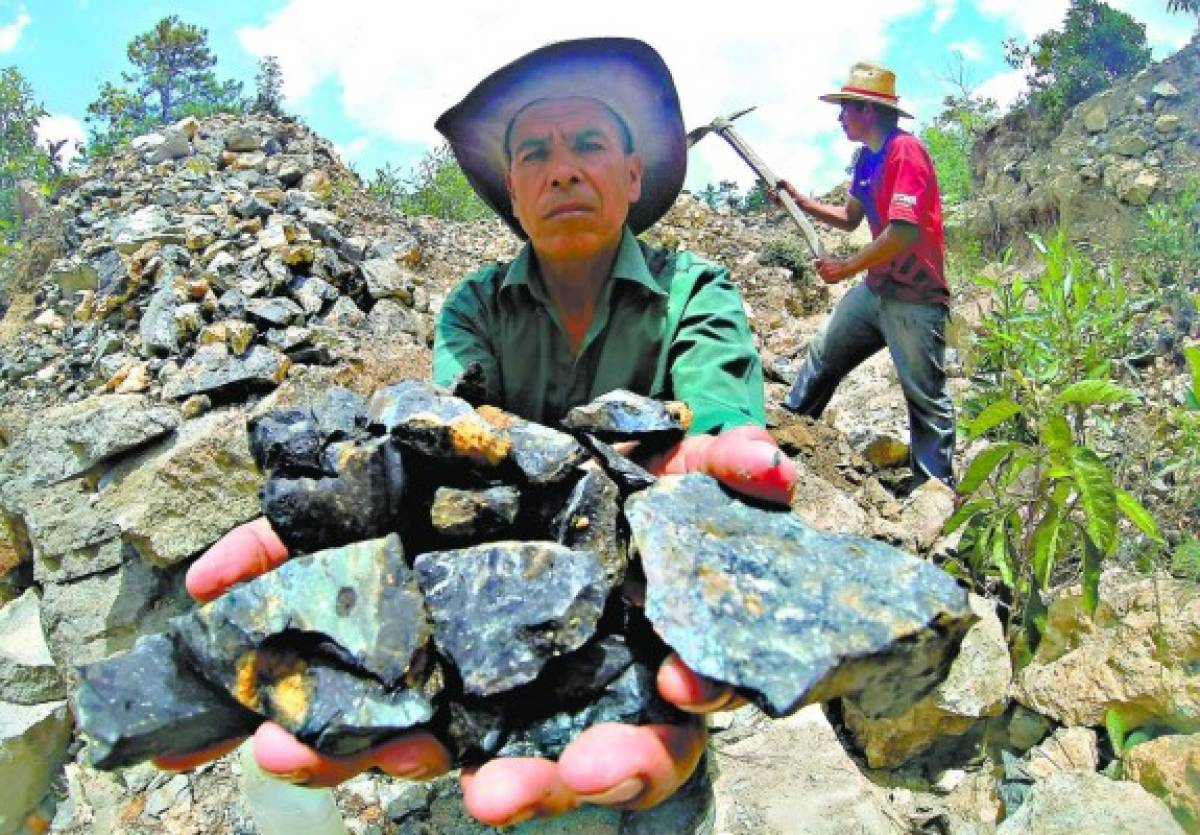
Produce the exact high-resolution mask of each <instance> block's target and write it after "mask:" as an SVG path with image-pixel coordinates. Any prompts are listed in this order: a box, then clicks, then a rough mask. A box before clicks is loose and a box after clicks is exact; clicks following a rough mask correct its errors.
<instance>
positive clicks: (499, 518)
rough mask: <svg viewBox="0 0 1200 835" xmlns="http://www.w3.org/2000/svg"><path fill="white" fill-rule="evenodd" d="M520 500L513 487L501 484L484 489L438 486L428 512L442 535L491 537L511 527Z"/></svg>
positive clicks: (435, 527) (507, 530)
mask: <svg viewBox="0 0 1200 835" xmlns="http://www.w3.org/2000/svg"><path fill="white" fill-rule="evenodd" d="M520 500H521V494H520V493H519V492H518V491H517V489H516V488H515V487H508V486H504V485H501V486H499V487H489V488H487V489H486V490H458V489H455V488H453V487H439V488H438V491H437V493H436V494H435V495H434V498H433V507H432V508H431V510H430V516H431V518H432V520H433V528H434V530H436V531H437V532H438V533H440V534H442V535H443V536H448V537H453V538H460V539H461V538H466V537H474V538H477V539H494V538H496V537H497V536H498V535H502V534H504V533H510V532H511V531H512V526H513V523H514V522H515V521H516V518H517V510H518V509H519V505H520Z"/></svg>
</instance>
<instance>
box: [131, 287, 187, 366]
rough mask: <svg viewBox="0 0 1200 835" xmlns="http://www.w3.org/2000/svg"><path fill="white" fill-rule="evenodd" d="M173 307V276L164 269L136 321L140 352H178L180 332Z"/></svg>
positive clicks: (148, 353)
mask: <svg viewBox="0 0 1200 835" xmlns="http://www.w3.org/2000/svg"><path fill="white" fill-rule="evenodd" d="M175 308H176V300H175V287H174V278H173V277H172V276H171V275H170V274H167V273H166V272H165V271H164V273H163V274H162V276H161V277H160V278H159V282H158V286H157V287H156V288H155V290H154V295H152V296H151V297H150V303H149V304H148V305H147V306H146V312H145V313H143V314H142V319H141V322H139V323H138V334H139V335H140V337H141V340H142V352H143V353H144V354H146V355H147V356H168V355H171V354H175V353H178V352H179V344H180V334H179V326H178V324H177V323H176V320H175Z"/></svg>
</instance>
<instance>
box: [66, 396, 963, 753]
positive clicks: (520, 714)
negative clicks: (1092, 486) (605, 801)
mask: <svg viewBox="0 0 1200 835" xmlns="http://www.w3.org/2000/svg"><path fill="white" fill-rule="evenodd" d="M474 391H476V389H475V388H474V387H473V386H472V385H471V384H470V377H469V375H468V377H467V378H466V379H465V380H464V381H463V382H462V383H460V384H459V386H457V387H456V389H455V391H454V392H451V391H447V390H443V389H440V388H437V387H435V386H432V385H429V384H426V383H422V382H417V381H406V382H402V383H399V384H397V385H394V386H390V387H387V388H384V389H381V390H379V391H377V392H376V393H375V394H374V395H373V396H372V397H371V398H370V399H369V400H367V399H364V398H361V397H359V396H358V395H356V394H354V393H353V392H350V391H347V390H344V389H335V390H331V391H329V392H327V393H326V394H325V395H324V396H323V397H322V398H321V399H320V400H319V402H317V403H315V404H314V405H313V406H312V407H311V408H288V409H281V410H277V411H275V412H272V413H269V414H267V415H266V416H264V417H262V418H260V419H258V420H256V421H254V422H253V423H252V424H251V426H250V435H251V448H252V450H253V452H254V455H255V457H256V459H257V461H258V463H259V465H260V466H261V467H263V468H264V469H265V470H267V471H268V472H269V473H270V478H269V480H268V482H267V484H266V486H265V488H264V490H263V497H262V499H263V510H264V513H265V514H266V516H267V517H268V518H269V519H270V521H271V523H272V525H273V526H274V528H275V530H276V531H277V532H278V533H279V534H280V536H281V537H282V538H283V540H284V542H285V543H286V544H287V545H288V547H289V549H290V551H291V553H292V554H293V555H296V556H294V557H293V558H292V559H291V560H289V561H288V562H286V563H285V564H284V565H282V566H281V567H280V568H278V569H277V570H275V571H273V572H270V573H268V574H265V575H263V576H261V577H259V578H257V579H255V580H252V581H250V582H247V583H244V584H242V585H239V586H237V587H235V588H233V589H231V590H230V591H229V592H227V593H226V594H225V595H224V596H222V597H221V598H219V599H217V600H216V601H213V602H212V603H209V604H206V605H203V606H201V607H199V608H197V609H195V610H194V611H192V612H190V613H188V614H186V615H183V616H180V617H178V618H175V619H174V620H173V621H172V622H171V625H170V628H169V629H168V630H167V631H166V632H165V633H162V634H158V635H151V636H147V637H143V638H141V639H139V640H138V642H137V643H136V644H135V645H134V647H133V649H131V650H130V651H129V652H127V653H125V654H123V655H120V656H116V657H113V658H110V659H107V660H105V661H101V662H98V663H95V664H90V665H86V666H84V667H82V668H80V675H81V684H80V687H79V689H78V692H77V693H76V695H75V699H74V709H75V716H76V719H77V722H78V725H79V727H80V729H81V731H82V733H83V735H84V737H85V738H86V740H87V743H88V746H87V751H86V757H87V760H88V761H89V762H90V763H91V764H92V765H93V766H95V767H97V768H117V767H122V766H126V765H130V764H133V763H136V762H139V761H141V760H145V759H148V758H150V757H152V756H158V755H167V754H181V753H189V752H192V751H196V750H199V749H202V748H204V747H207V746H209V745H211V744H213V743H215V742H218V741H220V740H223V739H228V738H230V737H234V736H240V735H245V734H247V733H250V732H251V731H253V729H254V728H255V727H256V726H257V725H258V724H259V723H261V722H262V721H264V720H265V719H273V720H275V721H276V722H279V723H280V724H281V725H283V727H285V728H287V729H288V730H289V731H290V732H292V733H293V734H295V735H296V736H297V737H299V738H300V739H301V740H302V741H304V742H305V743H307V744H309V745H312V746H313V747H315V748H316V749H317V750H319V751H321V752H322V753H325V754H328V755H334V756H344V755H349V754H352V753H355V752H357V751H360V750H362V749H364V748H367V747H369V746H372V745H375V744H378V743H380V742H382V741H384V740H386V739H388V738H389V737H391V736H394V735H396V734H397V733H400V732H402V731H404V730H406V729H409V728H413V727H414V726H418V725H420V726H423V727H427V728H430V729H431V730H433V731H434V732H435V733H437V734H438V736H439V737H440V738H441V739H442V740H443V741H445V742H446V744H447V745H448V746H449V747H450V748H451V750H452V751H453V752H454V755H455V757H456V761H457V762H458V763H459V764H469V763H475V762H479V761H481V760H484V759H487V758H490V757H493V756H501V755H523V756H534V755H538V756H550V757H554V756H557V755H558V754H559V753H560V752H561V751H562V749H563V748H564V747H565V746H566V744H567V743H568V742H570V740H571V739H573V738H574V737H575V736H577V735H578V734H579V732H580V731H582V730H583V729H584V728H586V727H588V726H590V725H592V724H595V723H598V722H625V723H633V724H645V723H658V722H673V721H681V720H682V718H683V714H680V713H679V712H678V711H677V710H676V709H675V708H674V707H672V706H671V705H669V704H667V703H666V702H664V701H663V700H661V699H660V698H659V696H658V695H657V693H656V690H655V674H656V671H657V667H658V664H659V663H660V662H661V660H662V658H663V657H664V656H665V654H666V652H667V651H668V650H667V647H668V645H669V646H670V647H672V648H674V649H675V650H676V651H678V652H679V654H680V655H681V656H682V658H683V660H684V661H685V662H686V663H687V664H688V665H689V666H691V667H692V669H694V670H696V671H697V672H699V673H702V674H704V675H706V676H709V677H711V678H714V679H717V680H719V681H723V682H727V683H729V684H731V685H733V686H734V687H736V688H737V689H738V690H739V692H741V693H743V694H744V695H746V696H748V697H749V698H750V699H752V700H753V701H754V702H755V703H756V704H757V705H758V706H759V707H760V708H761V709H762V710H764V711H765V712H766V713H768V714H769V715H771V716H775V717H779V716H784V715H787V714H789V713H791V712H793V711H795V710H797V709H798V708H799V707H801V706H803V705H805V704H809V703H812V702H816V701H824V700H827V699H831V698H834V697H837V696H842V695H853V696H855V697H856V700H857V702H858V704H859V705H860V706H861V707H862V709H863V710H864V711H865V712H867V713H868V714H869V715H873V716H884V715H893V714H895V713H897V712H899V711H901V710H903V709H904V708H906V707H907V706H908V705H909V704H911V703H912V702H913V701H915V700H916V699H919V698H920V697H921V696H923V695H924V694H925V693H927V692H928V691H929V690H930V689H932V688H933V687H934V686H935V685H936V684H937V683H938V682H940V681H941V680H942V679H943V678H944V677H945V674H946V670H947V668H948V666H949V663H950V661H951V660H952V659H953V657H954V655H955V653H956V652H957V648H958V644H959V643H960V641H961V639H962V636H963V634H964V633H965V631H966V630H967V628H968V627H969V626H970V624H971V623H972V621H973V616H972V615H971V613H970V610H969V609H968V607H967V600H966V593H965V592H964V591H963V590H962V589H960V588H959V587H958V585H957V584H956V583H955V582H954V580H953V579H952V578H951V577H950V576H949V575H947V574H945V573H944V572H942V571H941V570H940V569H938V568H936V567H935V566H933V565H931V564H929V563H926V562H923V561H921V560H918V559H916V558H914V557H911V556H909V555H907V554H905V553H903V552H901V551H899V550H897V549H895V548H892V547H890V546H887V545H883V544H881V543H878V542H874V541H871V540H866V539H862V538H858V537H849V536H837V535H826V534H822V533H820V532H818V531H816V530H814V529H812V528H810V527H808V526H807V525H805V524H804V523H803V522H801V521H800V520H799V518H798V517H796V516H795V515H794V514H792V513H791V512H790V511H789V510H787V509H780V508H768V507H764V506H761V505H756V504H753V503H751V502H749V501H746V500H743V499H741V498H738V497H737V496H735V495H733V494H731V493H729V492H727V491H726V490H725V489H723V488H722V487H721V486H720V485H719V484H718V483H717V482H716V481H715V480H713V479H712V478H710V477H708V476H704V475H699V474H696V475H688V476H682V477H677V476H672V477H664V478H661V479H656V478H655V477H654V476H652V475H651V474H650V473H648V472H646V471H645V470H644V469H642V468H641V467H639V466H637V465H636V464H635V463H633V462H632V461H630V460H629V459H627V458H625V457H623V456H621V455H619V454H617V453H616V452H615V451H614V450H613V448H612V447H611V446H610V444H612V443H615V442H618V441H637V442H638V445H639V450H640V451H653V450H656V449H662V448H664V447H666V446H669V445H672V444H674V443H676V442H678V441H679V440H680V439H681V438H682V437H683V436H684V434H685V433H686V431H687V428H688V422H689V419H690V413H689V411H688V409H687V407H686V406H685V405H684V404H681V403H663V402H660V401H656V400H652V399H649V398H644V397H640V396H636V395H632V394H630V393H628V392H621V391H618V392H612V393H610V394H607V395H604V396H603V397H601V398H599V399H597V400H596V401H594V402H593V403H591V404H588V405H586V406H581V407H579V408H576V409H574V410H572V411H571V412H570V413H569V414H568V415H567V416H566V418H565V419H564V421H563V424H562V428H561V429H554V428H550V427H547V426H542V425H539V424H536V423H532V422H529V421H525V420H522V419H520V418H518V417H515V416H514V415H511V414H508V413H506V412H503V411H501V410H500V409H497V408H495V407H492V406H488V405H472V402H471V401H472V400H475V399H476V398H475V397H474V396H473V392H474ZM458 395H461V396H458ZM630 585H636V586H639V587H640V586H643V585H644V608H642V607H640V606H634V605H633V604H632V603H631V602H630V601H629V599H628V596H627V594H626V593H625V590H626V589H627V588H629V587H630Z"/></svg>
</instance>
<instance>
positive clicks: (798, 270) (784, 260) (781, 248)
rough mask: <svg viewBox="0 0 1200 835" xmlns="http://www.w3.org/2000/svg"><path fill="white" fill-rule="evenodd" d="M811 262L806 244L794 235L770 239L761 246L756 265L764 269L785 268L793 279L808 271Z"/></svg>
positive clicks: (811, 257) (810, 255) (810, 253)
mask: <svg viewBox="0 0 1200 835" xmlns="http://www.w3.org/2000/svg"><path fill="white" fill-rule="evenodd" d="M812 260H813V256H812V252H810V251H809V249H808V244H806V243H805V242H804V241H802V240H800V239H799V238H797V237H796V236H794V235H789V236H787V237H783V238H772V239H771V240H769V241H767V242H766V244H764V245H763V248H762V252H761V253H759V256H758V263H760V264H762V265H763V266H764V267H786V268H787V269H789V270H791V271H792V277H793V278H797V277H799V276H801V275H803V274H804V273H805V272H806V271H808V270H809V269H810V268H809V265H810V264H811V263H812Z"/></svg>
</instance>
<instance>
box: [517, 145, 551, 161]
mask: <svg viewBox="0 0 1200 835" xmlns="http://www.w3.org/2000/svg"><path fill="white" fill-rule="evenodd" d="M545 158H546V149H545V148H538V149H537V150H535V151H526V152H525V153H523V154H522V155H521V162H540V161H541V160H544V159H545Z"/></svg>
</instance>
